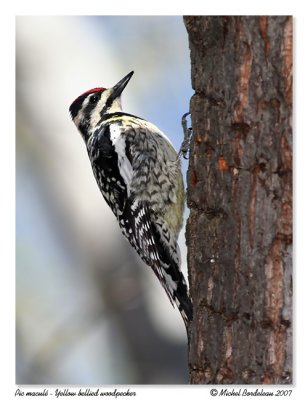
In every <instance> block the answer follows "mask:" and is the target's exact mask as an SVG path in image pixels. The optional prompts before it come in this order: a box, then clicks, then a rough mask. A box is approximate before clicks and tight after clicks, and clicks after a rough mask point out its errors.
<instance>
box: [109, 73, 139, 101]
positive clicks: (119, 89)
mask: <svg viewBox="0 0 308 400" xmlns="http://www.w3.org/2000/svg"><path fill="white" fill-rule="evenodd" d="M133 75H134V71H132V72H130V73H129V74H128V75H126V76H124V78H123V79H121V80H120V82H118V83H117V84H116V85H114V87H113V88H112V92H113V93H112V94H113V96H112V97H113V98H114V99H116V98H118V97H120V96H121V93H122V92H123V90H124V89H125V87H126V85H127V84H128V82H129V80H130V78H131V77H132V76H133Z"/></svg>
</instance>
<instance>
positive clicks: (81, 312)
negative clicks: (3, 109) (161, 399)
mask: <svg viewBox="0 0 308 400" xmlns="http://www.w3.org/2000/svg"><path fill="white" fill-rule="evenodd" d="M131 70H134V71H135V74H134V76H133V78H132V79H131V81H130V82H129V84H128V86H127V88H126V90H125V91H124V94H123V98H122V104H123V107H124V110H125V111H127V112H129V113H132V114H135V115H139V116H141V117H142V118H144V119H148V120H150V121H151V122H153V123H154V124H156V125H157V126H158V127H159V128H160V129H161V130H162V131H163V132H165V133H166V134H167V135H168V136H169V137H170V139H171V141H172V142H173V143H174V145H175V147H176V149H179V147H180V144H181V142H182V139H183V132H182V128H181V116H182V115H183V114H184V113H185V112H187V111H188V109H189V101H190V97H191V95H192V89H191V81H190V59H189V48H188V38H187V34H186V30H185V27H184V24H183V21H182V17H180V16H176V17H120V16H117V17H108V16H101V17H17V18H16V79H17V80H16V221H17V222H16V264H17V265H16V383H17V384H19V385H21V384H41V385H42V384H78V385H96V384H180V383H187V382H188V369H187V344H186V333H185V327H184V324H183V321H182V319H181V317H180V314H179V312H178V311H177V310H175V309H173V308H172V306H171V304H170V303H169V300H168V298H167V296H166V294H165V292H164V291H163V289H162V288H161V286H160V284H159V282H158V280H157V279H156V278H155V276H154V274H153V273H152V271H151V270H150V268H149V267H147V266H145V265H144V264H143V263H142V261H140V259H139V258H138V256H137V255H136V254H135V252H134V251H133V250H132V249H131V248H130V246H129V244H128V243H127V242H126V240H125V239H124V238H123V237H122V234H121V232H120V229H119V228H118V225H117V222H116V220H115V217H114V216H113V214H112V213H111V211H110V210H109V209H108V207H107V205H106V204H105V202H104V200H103V198H102V196H101V194H100V192H99V189H98V187H97V185H96V182H95V179H94V177H93V174H92V170H91V166H90V162H89V160H88V156H87V152H86V149H85V146H84V143H83V140H82V139H81V137H80V135H79V134H78V132H77V129H76V128H75V126H74V124H73V123H72V121H71V120H70V116H69V112H68V108H69V106H70V104H71V103H72V101H73V100H74V99H75V98H76V97H77V96H79V95H80V94H81V93H83V92H84V91H86V90H88V89H90V88H93V87H97V86H103V87H111V86H113V85H114V84H115V83H117V82H118V81H119V80H120V79H121V78H123V77H124V76H125V75H126V74H127V73H128V72H130V71H131ZM186 168H187V164H186V163H183V173H184V177H185V176H186V175H185V174H186V172H185V171H186ZM185 215H186V216H187V212H186V213H185ZM180 247H181V251H182V258H183V270H184V273H185V275H186V274H187V271H186V248H185V239H184V235H183V232H182V234H181V237H180Z"/></svg>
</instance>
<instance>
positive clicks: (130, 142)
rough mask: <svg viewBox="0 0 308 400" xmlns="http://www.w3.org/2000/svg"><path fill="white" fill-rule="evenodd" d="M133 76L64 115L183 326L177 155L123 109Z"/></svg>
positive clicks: (188, 311) (186, 313)
mask: <svg viewBox="0 0 308 400" xmlns="http://www.w3.org/2000/svg"><path fill="white" fill-rule="evenodd" d="M133 73H134V72H133V71H132V72H130V73H129V74H128V75H126V76H125V77H124V78H123V79H121V80H120V81H119V82H118V83H117V84H116V85H115V86H113V87H112V88H109V89H105V88H102V87H98V88H94V89H91V90H88V91H87V92H85V93H83V94H82V95H80V96H79V97H78V98H77V99H76V100H75V101H74V102H73V103H72V104H71V106H70V109H69V111H70V114H71V117H72V120H73V122H74V123H75V125H76V127H77V129H78V130H79V132H80V134H81V136H82V138H83V140H84V142H85V144H86V147H87V151H88V155H89V158H90V161H91V165H92V169H93V173H94V176H95V178H96V181H97V184H98V186H99V189H100V191H101V193H102V195H103V197H104V198H105V200H106V202H107V204H108V205H109V207H110V208H111V210H112V212H113V213H114V215H115V216H116V218H117V220H118V223H119V225H120V228H121V230H122V233H123V234H124V236H125V237H126V238H127V239H128V241H129V242H130V244H131V246H132V247H133V248H134V249H135V250H136V251H137V253H138V254H139V256H140V257H141V259H142V260H143V261H144V262H145V264H147V265H148V266H150V267H151V268H152V270H153V271H154V273H155V275H156V276H157V278H158V279H159V281H160V283H161V284H162V286H163V288H164V289H165V291H166V293H167V295H168V297H169V300H170V301H171V304H172V305H173V306H174V303H175V304H176V305H177V307H178V309H179V311H180V313H181V315H182V318H183V320H184V323H185V325H186V328H188V324H189V321H191V320H192V314H193V313H192V303H191V300H190V297H189V293H188V288H187V285H186V282H185V278H184V276H183V274H182V272H181V269H180V267H181V256H180V249H179V246H178V243H177V240H178V235H179V232H180V229H181V227H182V223H183V211H184V187H183V177H182V173H181V165H180V157H178V155H177V152H176V150H175V149H174V147H173V145H172V144H171V142H170V140H169V139H168V138H167V137H166V136H165V135H164V133H162V132H161V131H160V130H159V129H158V128H157V127H156V126H155V125H153V124H152V123H150V122H148V121H145V120H144V119H142V118H139V117H136V116H135V115H132V114H128V113H125V112H123V111H122V106H121V94H122V92H123V90H124V89H125V87H126V85H127V83H128V82H129V80H130V79H131V77H132V75H133Z"/></svg>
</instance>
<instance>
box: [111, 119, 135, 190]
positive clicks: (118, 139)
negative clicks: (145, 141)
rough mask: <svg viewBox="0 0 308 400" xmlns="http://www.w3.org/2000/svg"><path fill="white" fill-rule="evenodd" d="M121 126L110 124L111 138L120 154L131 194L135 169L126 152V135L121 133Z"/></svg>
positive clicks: (120, 162)
mask: <svg viewBox="0 0 308 400" xmlns="http://www.w3.org/2000/svg"><path fill="white" fill-rule="evenodd" d="M119 128H120V127H119V126H118V125H117V124H111V125H110V140H111V142H112V144H113V145H114V148H115V151H116V152H117V155H118V167H119V171H120V173H121V176H122V178H123V179H124V182H125V184H126V187H127V196H129V195H130V186H131V181H132V177H133V169H132V165H131V163H130V161H129V159H128V158H127V157H126V152H125V137H123V136H122V135H121V130H120V129H119Z"/></svg>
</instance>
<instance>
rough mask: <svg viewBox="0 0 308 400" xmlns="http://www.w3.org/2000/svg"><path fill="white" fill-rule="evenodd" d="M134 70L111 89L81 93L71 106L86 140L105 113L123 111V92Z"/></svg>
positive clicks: (76, 122)
mask: <svg viewBox="0 0 308 400" xmlns="http://www.w3.org/2000/svg"><path fill="white" fill-rule="evenodd" d="M133 74H134V71H132V72H130V73H129V74H128V75H126V76H125V77H124V78H123V79H121V80H120V82H118V83H117V84H116V85H115V86H113V87H112V88H110V89H105V88H102V87H100V88H94V89H91V90H88V91H87V92H85V93H83V94H81V95H80V96H79V97H77V99H76V100H75V101H74V102H73V103H72V104H71V106H70V109H69V110H70V114H71V117H72V120H73V121H74V123H75V125H76V126H77V128H78V129H79V131H80V132H81V134H82V136H83V138H84V139H85V140H86V139H87V138H88V136H89V134H90V132H91V130H92V129H93V128H95V126H97V124H98V123H99V122H100V121H101V119H102V117H103V116H104V115H105V114H111V113H115V112H119V111H122V106H121V94H122V92H123V90H124V89H125V87H126V85H127V84H128V82H129V80H130V78H131V77H132V76H133Z"/></svg>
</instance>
